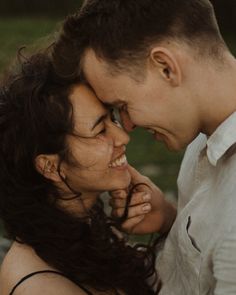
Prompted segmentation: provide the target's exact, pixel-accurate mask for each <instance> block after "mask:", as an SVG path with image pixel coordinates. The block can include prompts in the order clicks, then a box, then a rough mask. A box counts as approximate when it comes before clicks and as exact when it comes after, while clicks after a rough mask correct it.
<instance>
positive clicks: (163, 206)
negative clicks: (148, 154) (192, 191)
mask: <svg viewBox="0 0 236 295" xmlns="http://www.w3.org/2000/svg"><path fill="white" fill-rule="evenodd" d="M129 172H130V174H131V186H132V187H133V186H135V190H134V192H133V194H132V198H131V202H130V205H129V211H128V217H127V219H126V220H125V221H124V223H123V224H122V228H123V230H124V231H126V232H129V233H133V234H147V233H154V232H159V233H167V232H168V231H169V230H170V228H171V226H172V224H173V222H174V220H175V217H176V209H175V208H174V206H173V205H172V204H170V203H169V202H168V201H166V200H165V198H164V195H163V193H162V192H161V190H160V189H159V188H158V187H157V186H155V184H154V183H153V182H151V181H150V179H149V178H147V177H145V176H143V175H141V174H140V173H139V172H138V171H137V170H135V169H134V168H133V167H131V166H129ZM110 195H111V197H112V198H111V201H110V205H111V206H112V215H113V216H116V217H121V216H122V215H123V213H124V209H125V205H126V201H127V196H128V192H127V191H125V190H116V191H113V192H110Z"/></svg>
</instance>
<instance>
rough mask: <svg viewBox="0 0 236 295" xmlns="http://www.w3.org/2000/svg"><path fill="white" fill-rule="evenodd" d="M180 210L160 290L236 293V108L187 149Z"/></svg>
mask: <svg viewBox="0 0 236 295" xmlns="http://www.w3.org/2000/svg"><path fill="white" fill-rule="evenodd" d="M178 189H179V199H178V215H177V219H176V221H175V223H174V225H173V227H172V229H171V231H170V233H169V236H168V238H167V240H166V242H165V246H164V249H163V251H162V252H161V253H160V255H159V257H158V260H157V269H158V270H159V274H160V277H161V279H162V282H163V288H162V290H161V292H160V294H161V295H172V294H173V295H197V294H198V295H199V294H200V295H211V294H214V295H236V112H235V113H233V114H232V115H231V116H230V117H229V118H228V119H226V120H225V121H224V122H223V123H222V124H221V125H220V126H219V127H218V128H217V130H216V131H215V132H214V133H213V134H212V136H211V137H209V138H207V137H206V136H205V135H204V134H200V135H199V136H198V137H197V138H196V139H195V140H194V141H193V142H192V143H191V144H190V146H189V147H188V148H187V151H186V154H185V157H184V160H183V162H182V165H181V169H180V174H179V177H178Z"/></svg>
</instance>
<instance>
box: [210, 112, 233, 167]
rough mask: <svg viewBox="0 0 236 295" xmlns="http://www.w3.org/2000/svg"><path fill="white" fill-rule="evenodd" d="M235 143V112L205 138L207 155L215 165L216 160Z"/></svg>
mask: <svg viewBox="0 0 236 295" xmlns="http://www.w3.org/2000/svg"><path fill="white" fill-rule="evenodd" d="M235 143H236V112H234V113H233V114H232V115H230V116H229V117H228V118H227V119H226V120H225V121H224V122H223V123H222V124H220V126H219V127H218V128H217V129H216V130H215V132H214V133H213V134H212V135H211V136H210V137H209V139H208V140H207V157H208V160H209V162H210V163H211V164H212V165H213V166H216V165H217V162H218V160H219V159H220V158H221V157H222V156H223V155H224V154H225V153H226V151H227V150H228V149H229V148H230V147H231V146H232V145H233V144H235Z"/></svg>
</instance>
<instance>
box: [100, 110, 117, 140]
mask: <svg viewBox="0 0 236 295" xmlns="http://www.w3.org/2000/svg"><path fill="white" fill-rule="evenodd" d="M109 113H110V115H108V117H107V118H106V119H104V121H103V122H101V124H103V126H102V127H101V130H100V131H99V132H98V133H97V135H100V134H104V133H106V130H107V124H109V123H110V121H111V122H112V123H114V124H115V125H117V126H119V127H121V124H120V122H119V120H118V118H117V117H116V114H115V112H114V109H110V111H109ZM107 122H108V123H107Z"/></svg>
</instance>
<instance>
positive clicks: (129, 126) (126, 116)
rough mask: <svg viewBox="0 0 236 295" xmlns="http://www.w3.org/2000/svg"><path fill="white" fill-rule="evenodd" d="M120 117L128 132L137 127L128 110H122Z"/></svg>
mask: <svg viewBox="0 0 236 295" xmlns="http://www.w3.org/2000/svg"><path fill="white" fill-rule="evenodd" d="M120 119H121V123H122V125H123V128H124V129H125V130H126V131H127V132H131V131H133V130H134V129H135V127H136V125H135V124H134V123H133V122H132V121H131V119H130V116H129V114H128V112H127V111H125V110H120Z"/></svg>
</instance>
